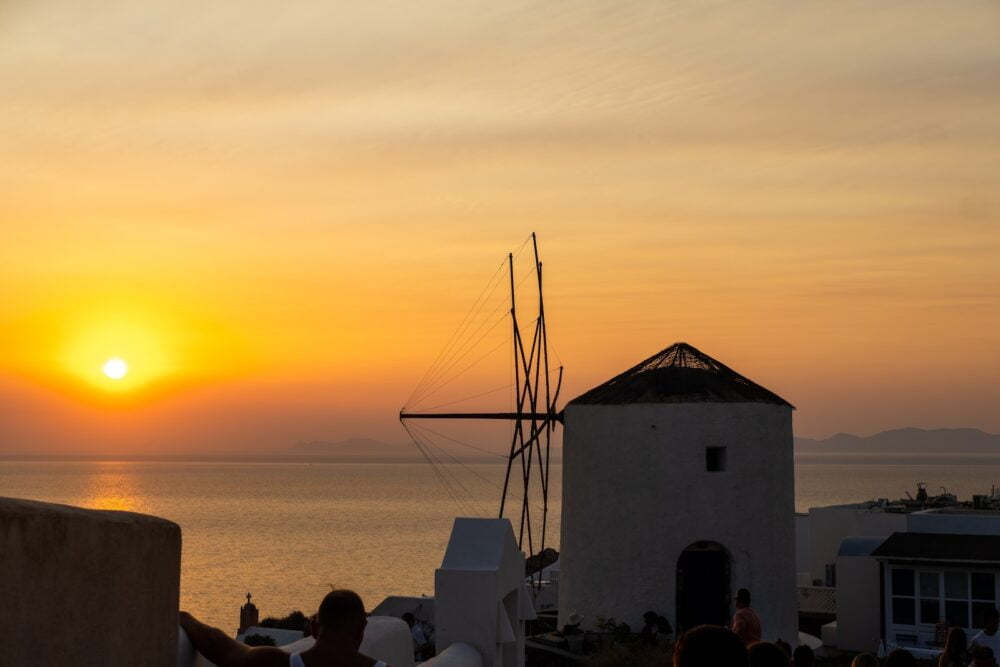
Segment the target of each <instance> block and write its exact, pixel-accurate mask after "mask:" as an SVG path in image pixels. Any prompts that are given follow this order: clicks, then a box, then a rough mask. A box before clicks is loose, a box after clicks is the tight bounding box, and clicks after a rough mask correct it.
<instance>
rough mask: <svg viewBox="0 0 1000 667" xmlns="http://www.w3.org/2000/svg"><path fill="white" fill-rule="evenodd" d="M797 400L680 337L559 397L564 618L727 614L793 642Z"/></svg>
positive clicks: (685, 619)
mask: <svg viewBox="0 0 1000 667" xmlns="http://www.w3.org/2000/svg"><path fill="white" fill-rule="evenodd" d="M792 410H793V408H792V406H791V405H790V404H789V403H788V402H786V401H785V400H784V399H782V398H781V397H779V396H777V395H776V394H774V393H772V392H770V391H768V390H767V389H765V388H763V387H761V386H760V385H757V384H755V383H754V382H752V381H750V380H748V379H747V378H745V377H743V376H742V375H740V374H738V373H736V372H735V371H733V370H731V369H729V368H727V367H726V366H724V365H723V364H721V363H719V362H718V361H716V360H714V359H712V358H711V357H708V356H707V355H705V354H703V353H701V352H699V351H698V350H696V349H695V348H693V347H691V346H690V345H687V344H686V343H677V344H675V345H673V346H671V347H670V348H668V349H666V350H664V351H663V352H661V353H659V354H657V355H655V356H653V357H651V358H650V359H647V360H646V361H643V362H642V363H640V364H639V365H637V366H635V367H634V368H631V369H629V370H627V371H625V372H624V373H622V374H621V375H619V376H617V377H615V378H613V379H611V380H609V381H608V382H606V383H604V384H602V385H600V386H599V387H596V388H594V389H592V390H590V391H588V392H587V393H585V394H583V395H582V396H580V397H578V398H576V399H574V400H573V401H571V402H570V403H569V404H568V405H567V406H566V410H565V436H564V441H563V442H564V452H563V503H562V534H561V542H562V552H561V560H560V566H561V570H562V572H561V581H560V590H559V623H560V625H562V624H564V623H566V621H567V619H568V617H569V615H570V614H572V613H578V614H582V615H584V617H585V621H584V625H586V626H588V627H593V625H594V624H595V623H596V621H597V618H598V617H606V618H607V617H614V618H616V619H617V620H618V621H625V622H627V623H629V624H630V625H631V626H632V627H633V628H634V629H638V628H639V627H641V626H642V620H641V619H642V615H643V613H644V612H646V611H649V610H652V611H655V612H657V613H660V614H663V615H665V616H667V618H668V619H669V620H670V621H671V623H672V624H673V625H674V627H675V628H676V629H680V630H683V629H685V628H689V627H692V626H694V625H698V624H700V623H717V624H726V623H728V622H729V619H730V618H731V615H732V612H733V607H732V598H734V597H735V594H736V591H737V589H739V588H748V589H750V591H751V593H752V595H753V604H752V606H753V607H754V609H755V610H756V611H757V613H758V614H759V615H760V616H761V619H762V621H763V626H764V627H763V631H764V636H765V638H768V639H777V638H783V639H785V640H787V641H790V642H792V643H793V644H794V643H796V642H795V640H796V638H797V636H798V631H797V617H796V589H795V536H794V511H795V506H794V472H793V461H792Z"/></svg>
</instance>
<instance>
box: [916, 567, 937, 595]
mask: <svg viewBox="0 0 1000 667" xmlns="http://www.w3.org/2000/svg"><path fill="white" fill-rule="evenodd" d="M939 579H940V577H939V576H938V573H937V572H921V573H920V597H922V598H937V597H941V593H940V588H941V587H940V585H939Z"/></svg>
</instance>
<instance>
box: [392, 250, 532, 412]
mask: <svg viewBox="0 0 1000 667" xmlns="http://www.w3.org/2000/svg"><path fill="white" fill-rule="evenodd" d="M523 245H524V244H522V247H523ZM519 252H520V251H519ZM502 268H503V265H501V266H500V269H502ZM498 272H499V269H498ZM532 273H533V270H529V271H525V273H524V275H523V276H522V277H521V278H520V279H519V280H518V282H517V286H518V287H520V286H521V285H522V284H523V283H524V281H526V280H527V279H528V278H530V277H531V276H532ZM496 276H497V274H496V273H494V275H493V278H491V282H492V280H495V279H496ZM499 285H500V283H497V284H496V285H494V286H493V288H492V290H490V296H492V295H493V293H494V292H495V291H496V290H497V288H498V287H499ZM487 287H489V285H487ZM484 291H485V289H484ZM480 296H482V295H480ZM487 298H488V297H487ZM486 304H487V301H486V300H483V301H482V302H481V303H480V304H479V306H478V308H474V310H476V312H475V314H474V315H472V317H471V318H470V317H469V315H466V318H465V319H463V320H462V324H460V325H459V330H457V331H456V332H455V333H454V334H452V337H451V339H449V341H448V344H446V345H445V349H443V350H442V351H441V352H440V353H439V354H438V358H437V359H436V360H435V362H434V364H432V365H431V369H429V370H428V371H427V373H426V374H425V375H424V378H423V379H422V380H421V381H420V383H419V384H418V385H417V388H416V389H414V391H413V393H412V394H411V395H410V398H409V399H407V401H406V403H405V406H404V407H406V406H412V405H413V404H414V403H416V402H419V401H421V400H423V399H425V398H427V397H429V396H430V395H431V394H433V393H434V392H435V391H437V389H440V388H441V386H443V385H440V384H439V382H440V381H441V379H443V378H444V377H446V376H447V373H448V372H449V371H450V370H451V369H452V368H454V367H455V366H456V365H457V364H458V362H460V361H461V360H462V359H464V358H465V357H466V356H468V355H469V353H471V352H472V351H473V350H474V349H475V348H476V346H477V345H479V343H481V342H482V341H483V339H484V338H485V337H486V336H488V335H489V333H490V332H491V331H492V330H493V329H495V328H496V327H497V326H498V325H499V324H500V322H502V321H504V320H505V319H506V317H507V315H508V314H509V312H510V311H509V304H507V303H506V302H500V303H499V305H497V306H496V307H494V309H493V310H492V312H490V314H489V315H487V316H486V317H485V318H484V319H483V321H482V322H481V323H480V324H479V326H477V327H476V328H475V330H474V331H472V333H471V334H469V336H468V337H465V338H463V336H465V333H466V332H467V331H468V329H469V328H470V327H471V326H472V324H473V323H474V322H475V321H476V318H477V317H478V316H479V314H480V312H482V309H483V308H484V307H485V306H486ZM498 313H499V314H500V315H499V318H498V319H496V320H491V319H490V318H492V317H494V316H496V315H497V314H498ZM470 314H471V311H470ZM491 321H492V325H491V326H490V327H489V329H487V330H486V331H485V332H483V334H482V335H480V336H479V338H477V339H475V340H473V338H474V337H475V336H476V335H477V334H479V332H480V331H482V329H483V327H484V326H486V325H487V324H489V323H490V322H491ZM449 354H450V356H449ZM456 355H457V356H456ZM463 372H464V371H463ZM451 379H453V378H451ZM449 381H450V380H449ZM445 384H447V383H445ZM431 388H434V390H433V391H432V390H431Z"/></svg>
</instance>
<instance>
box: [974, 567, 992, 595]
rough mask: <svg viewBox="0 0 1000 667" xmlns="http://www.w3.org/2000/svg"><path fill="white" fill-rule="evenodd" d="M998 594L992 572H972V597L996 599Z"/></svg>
mask: <svg viewBox="0 0 1000 667" xmlns="http://www.w3.org/2000/svg"><path fill="white" fill-rule="evenodd" d="M996 596H997V588H996V584H995V583H994V582H993V573H992V572H973V573H972V599H973V600H995V599H996Z"/></svg>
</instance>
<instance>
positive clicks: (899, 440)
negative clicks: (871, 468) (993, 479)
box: [795, 427, 1000, 456]
mask: <svg viewBox="0 0 1000 667" xmlns="http://www.w3.org/2000/svg"><path fill="white" fill-rule="evenodd" d="M795 452H796V453H799V454H957V455H987V454H991V455H995V456H1000V435H995V434H992V433H985V432H983V431H980V430H979V429H977V428H937V429H931V430H926V429H922V428H912V427H911V428H897V429H892V430H890V431H882V432H881V433H876V434H875V435H870V436H867V437H862V436H858V435H853V434H851V433H838V434H836V435H833V436H830V437H829V438H826V439H824V440H816V439H813V438H795Z"/></svg>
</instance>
